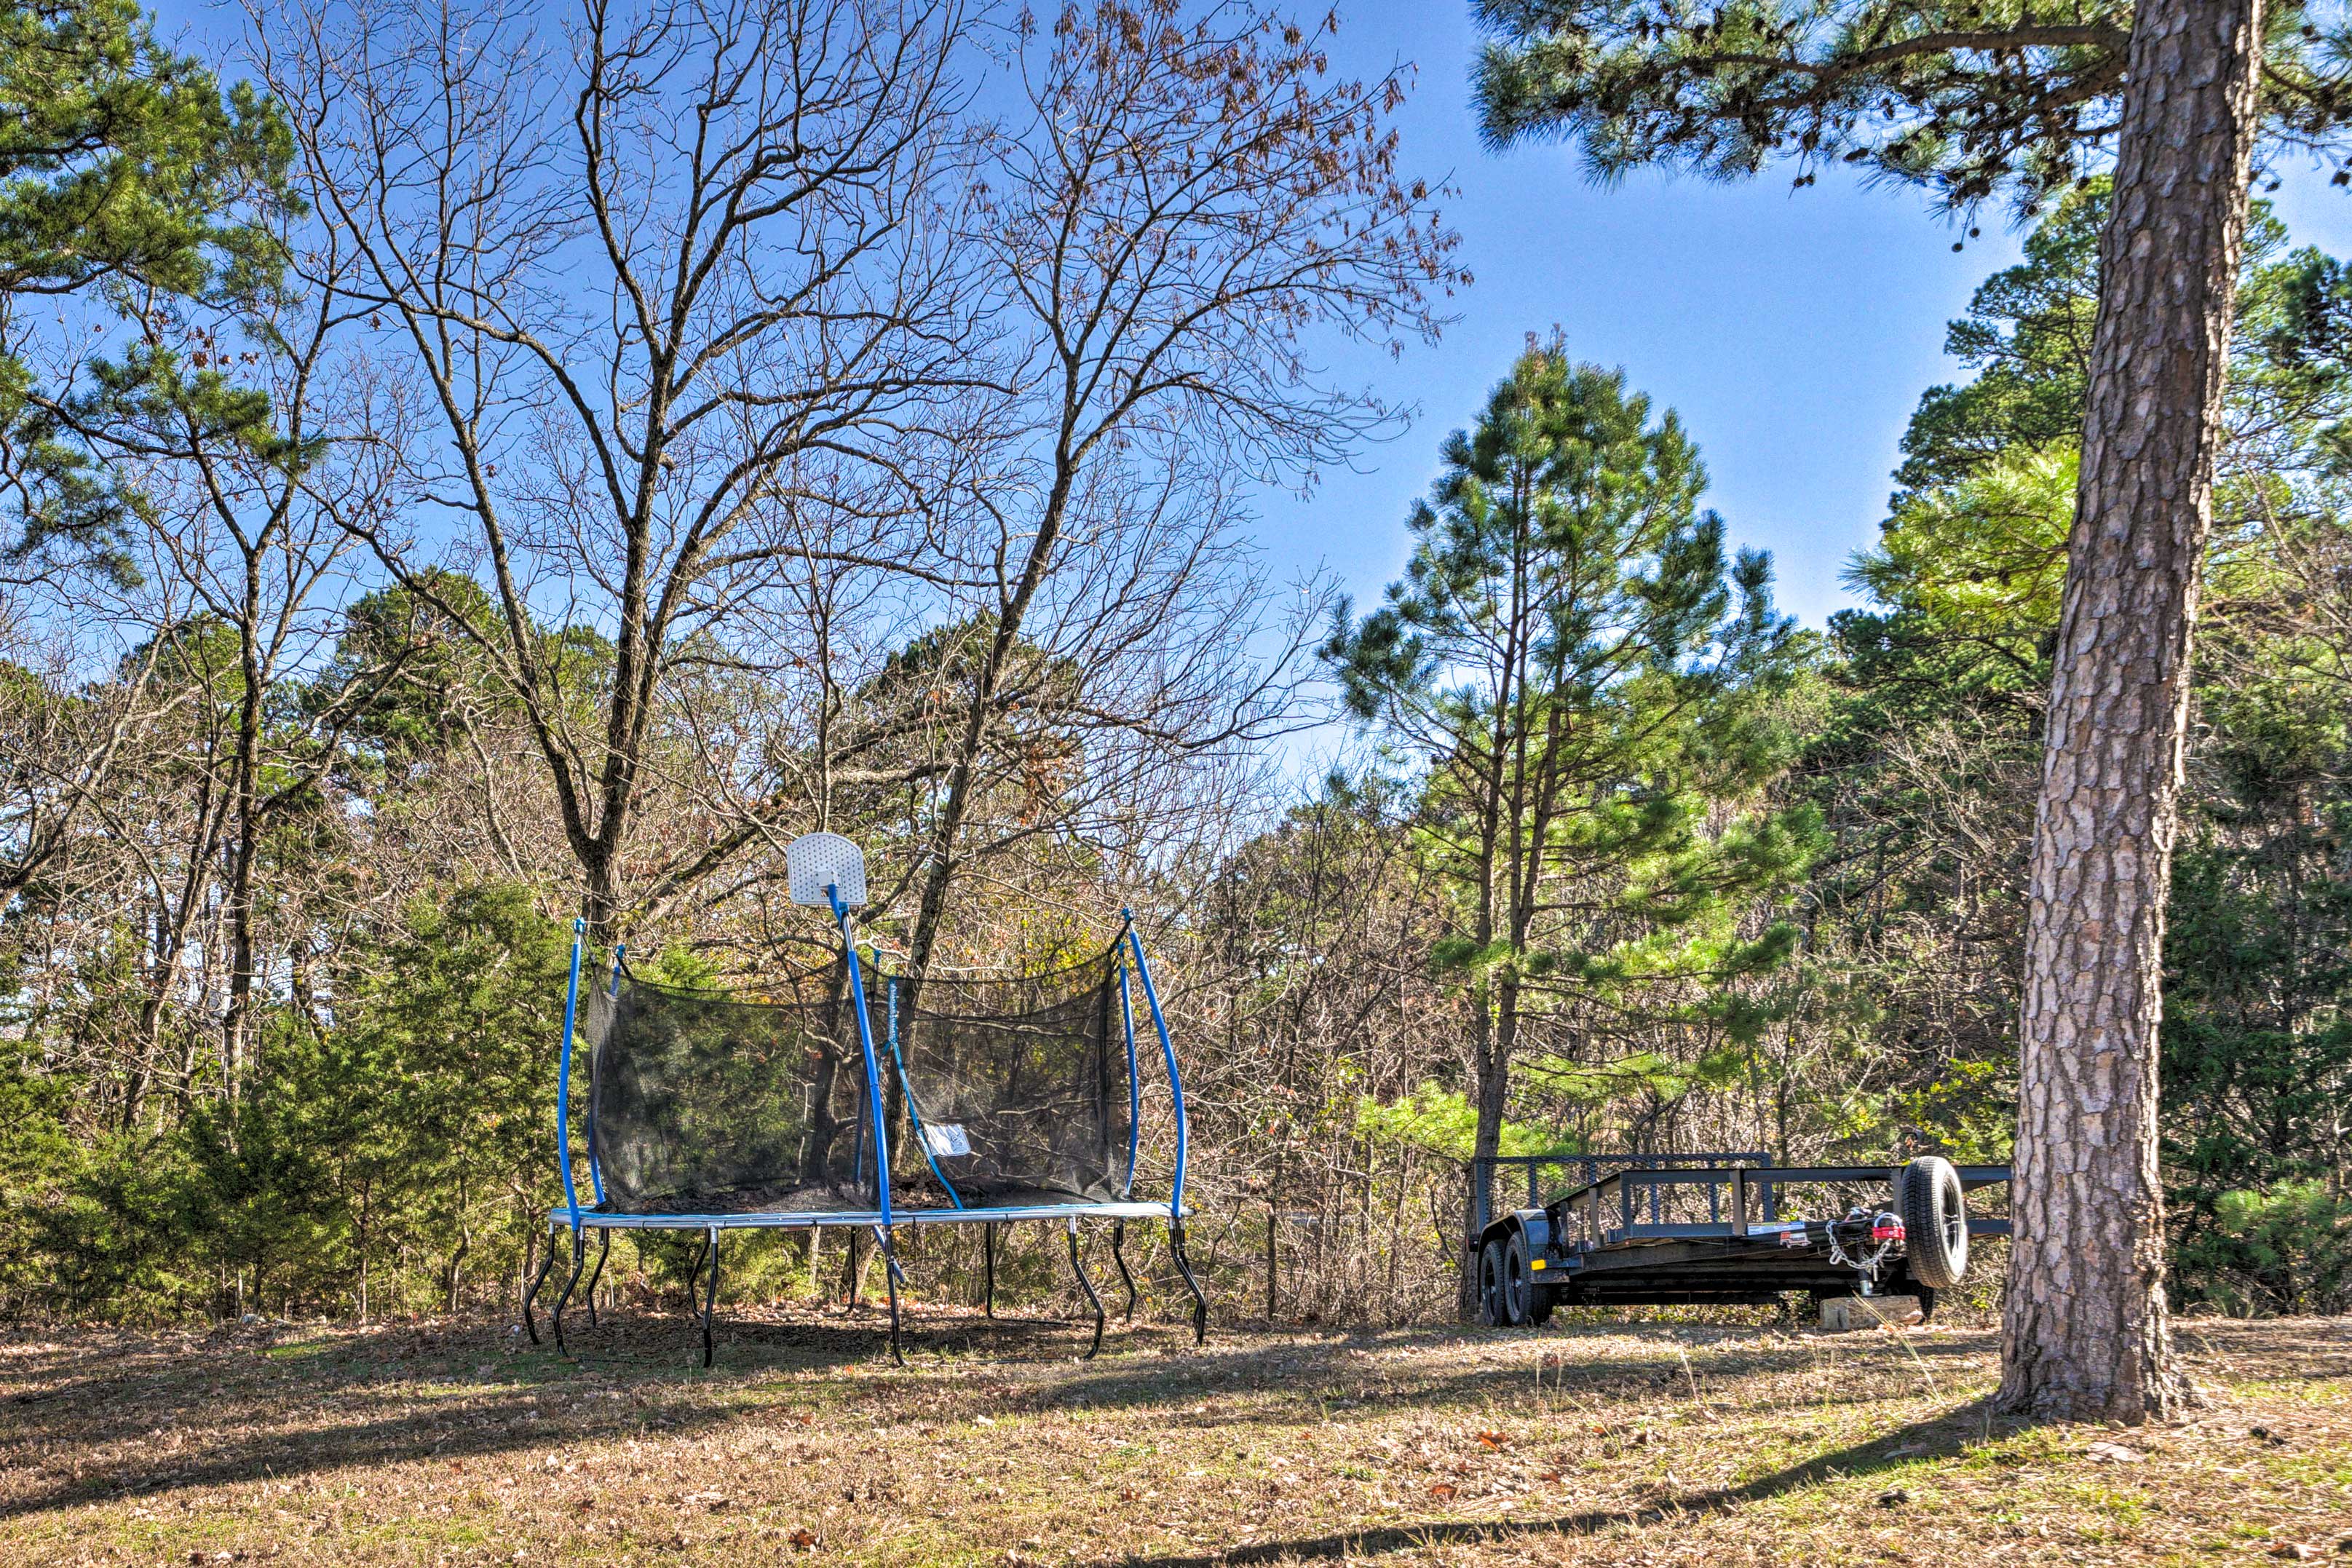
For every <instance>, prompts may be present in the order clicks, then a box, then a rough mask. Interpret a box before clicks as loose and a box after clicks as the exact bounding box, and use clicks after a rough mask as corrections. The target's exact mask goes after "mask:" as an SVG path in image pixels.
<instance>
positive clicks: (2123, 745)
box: [2000, 0, 2261, 1422]
mask: <svg viewBox="0 0 2352 1568" xmlns="http://www.w3.org/2000/svg"><path fill="white" fill-rule="evenodd" d="M2260 47H2261V0H2152V3H2151V4H2149V5H2144V6H2142V7H2141V8H2140V10H2139V12H2138V14H2137V19H2136V21H2135V24H2134V26H2133V33H2132V44H2131V60H2130V66H2129V75H2128V81H2127V85H2126V89H2125V93H2124V100H2123V111H2122V122H2121V132H2120V139H2119V142H2118V144H2117V149H2116V184H2115V207H2114V212H2113V216H2111V217H2110V218H2109V220H2108V224H2107V228H2106V233H2105V236H2104V237H2103V240H2102V243H2101V247H2100V266H2101V279H2102V285H2101V289H2100V298H2099V317H2098V327H2097V331H2096V334H2095V338H2094V341H2093V346H2092V359H2091V376H2090V390H2089V397H2088V400H2087V408H2086V412H2085V417H2084V429H2083V462H2082V479H2081V486H2080V489H2079V490H2078V491H2077V494H2076V501H2075V516H2074V531H2073V534H2072V536H2071V538H2070V539H2069V541H2068V543H2067V572H2066V592H2065V599H2064V604H2063V609H2062V611H2061V616H2060V621H2059V631H2058V647H2057V653H2056V658H2055V659H2054V661H2053V665H2054V668H2055V674H2054V676H2053V679H2052V682H2051V693H2050V719H2049V730H2048V742H2047V749H2046V751H2045V752H2044V754H2043V759H2042V795H2041V803H2040V807H2039V810H2038V812H2037V814H2036V818H2035V825H2034V837H2033V865H2032V888H2031V905H2030V909H2029V911H2028V916H2027V929H2026V955H2025V976H2024V981H2025V990H2024V1005H2023V1010H2022V1016H2021V1027H2020V1033H2021V1043H2022V1047H2023V1065H2022V1075H2021V1081H2020V1083H2019V1093H2018V1140H2017V1166H2016V1181H2015V1184H2014V1189H2013V1200H2014V1205H2015V1207H2014V1214H2015V1217H2016V1222H2017V1242H2016V1247H2015V1250H2014V1252H2013V1253H2012V1254H2011V1263H2010V1273H2009V1289H2008V1293H2007V1300H2006V1303H2005V1306H2004V1309H2003V1316H2004V1330H2005V1332H2004V1335H2003V1339H2002V1352H2001V1361H2002V1377H2001V1393H2000V1400H2001V1403H2002V1404H2003V1405H2005V1406H2007V1407H2008V1408H2011V1409H2015V1410H2021V1411H2027V1412H2031V1413H2032V1414H2035V1415H2048V1416H2053V1417H2058V1418H2062V1419H2074V1420H2092V1419H2102V1420H2119V1421H2125V1422H2138V1421H2142V1420H2145V1419H2147V1418H2148V1417H2151V1416H2155V1417H2164V1416H2168V1415H2172V1414H2174V1413H2175V1412H2177V1411H2178V1410H2179V1408H2180V1407H2181V1406H2182V1405H2184V1404H2186V1403H2188V1402H2189V1401H2190V1400H2191V1399H2192V1397H2193V1394H2192V1391H2191V1389H2190V1386H2189V1383H2188V1380H2187V1378H2186V1377H2185V1376H2184V1375H2183V1374H2182V1373H2181V1372H2180V1370H2179V1365H2178V1363H2177V1362H2176V1361H2175V1359H2174V1356H2173V1353H2172V1345H2171V1339H2170V1334H2169V1331H2168V1327H2167V1323H2166V1311H2165V1297H2164V1278H2163V1273H2164V1207H2163V1194H2162V1189H2161V1187H2160V1186H2159V1184H2158V1170H2157V1075H2156V1067H2157V1032H2158V1021H2159V1018H2160V1016H2161V1009H2162V996H2161V986H2162V981H2163V947H2164V920H2165V900H2166V894H2167V891H2168V887H2167V884H2168V878H2169V875H2170V872H2171V866H2172V849H2173V840H2174V835H2175V828H2176V807H2177V805H2178V800H2179V791H2180V779H2181V759H2182V745H2183V739H2184V736H2185V733H2186V731H2187V727H2188V709H2189V645H2190V639H2191V634H2192V632H2193V629H2194V626H2195V623H2196V616H2197V596H2198V583H2199V574H2200V565H2201V563H2202V561H2203V557H2204V551H2205V541H2206V534H2207V531H2208V528H2209V525H2210V521H2211V517H2212V496H2213V458H2214V448H2215V446H2216V443H2217V440H2218V437H2219V433H2220V428H2221V391H2222V384H2223V380H2224V377H2225V375H2226V374H2227V371H2228V357H2229V342H2230V325H2231V309H2232V306H2233V303H2234V299H2233V296H2234V293H2235V289H2236V282H2237V276H2238V262H2239V251H2240V247H2241V244H2242V238H2243V235H2244V230H2245V219H2246V187H2247V184H2248V181H2249V178H2250V176H2251V160H2252V146H2253V140H2254V134H2255V131H2256V112H2257V111H2256V102H2255V91H2256V88H2255V81H2256V77H2255V72H2256V70H2257V68H2258V67H2259V64H2260Z"/></svg>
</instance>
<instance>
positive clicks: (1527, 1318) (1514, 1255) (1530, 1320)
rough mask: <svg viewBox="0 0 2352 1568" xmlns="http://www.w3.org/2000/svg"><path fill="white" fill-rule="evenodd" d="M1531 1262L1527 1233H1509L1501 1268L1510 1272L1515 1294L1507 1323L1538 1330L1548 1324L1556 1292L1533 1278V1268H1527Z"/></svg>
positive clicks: (1534, 1273) (1534, 1274) (1516, 1231)
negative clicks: (1509, 1241) (1523, 1325)
mask: <svg viewBox="0 0 2352 1568" xmlns="http://www.w3.org/2000/svg"><path fill="white" fill-rule="evenodd" d="M1532 1259H1533V1255H1532V1254H1531V1253H1530V1252H1529V1251H1528V1237H1527V1232H1525V1231H1520V1230H1515V1231H1513V1232H1512V1233H1511V1244H1510V1246H1509V1247H1507V1248H1506V1249H1505V1252H1504V1261H1505V1265H1506V1267H1507V1268H1509V1269H1510V1278H1511V1286H1512V1289H1514V1290H1515V1291H1516V1292H1517V1294H1516V1295H1515V1296H1514V1298H1513V1301H1512V1305H1513V1307H1514V1310H1513V1311H1512V1313H1511V1321H1512V1323H1513V1324H1514V1325H1517V1324H1525V1325H1526V1326H1527V1327H1528V1328H1531V1329H1540V1328H1542V1327H1543V1326H1544V1325H1545V1324H1546V1323H1549V1322H1550V1321H1551V1310H1552V1306H1553V1303H1554V1300H1555V1299H1556V1292H1554V1291H1553V1289H1551V1287H1550V1286H1549V1285H1546V1284H1543V1283H1541V1282H1540V1281H1538V1279H1536V1271H1535V1269H1534V1268H1530V1267H1529V1264H1530V1263H1531V1261H1532Z"/></svg>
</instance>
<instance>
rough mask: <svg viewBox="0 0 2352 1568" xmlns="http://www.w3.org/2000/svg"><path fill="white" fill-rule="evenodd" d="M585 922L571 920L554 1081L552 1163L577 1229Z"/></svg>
mask: <svg viewBox="0 0 2352 1568" xmlns="http://www.w3.org/2000/svg"><path fill="white" fill-rule="evenodd" d="M587 930H588V922H587V921H584V920H576V921H572V979H571V980H570V982H569V983H567V984H565V986H564V988H563V1062H562V1067H561V1068H559V1069H558V1077H557V1078H556V1080H555V1162H556V1163H557V1164H558V1165H559V1166H561V1167H562V1171H563V1206H564V1207H565V1208H566V1209H568V1210H569V1211H570V1212H571V1215H572V1233H573V1234H574V1235H575V1236H576V1235H577V1234H578V1233H579V1230H580V1189H579V1187H577V1186H576V1185H574V1184H573V1183H572V1019H573V1018H574V1017H575V1016H578V1013H579V1008H580V942H581V938H582V936H583V933H585V932H586V931H587Z"/></svg>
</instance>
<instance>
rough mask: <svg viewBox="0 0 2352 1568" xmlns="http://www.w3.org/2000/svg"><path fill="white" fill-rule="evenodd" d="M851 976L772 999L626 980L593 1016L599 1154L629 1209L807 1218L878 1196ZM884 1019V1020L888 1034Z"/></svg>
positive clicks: (614, 1205) (594, 1129) (823, 976)
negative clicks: (809, 1214)
mask: <svg viewBox="0 0 2352 1568" xmlns="http://www.w3.org/2000/svg"><path fill="white" fill-rule="evenodd" d="M849 996H850V990H849V984H848V976H847V973H846V970H845V968H844V967H843V966H841V965H835V966H834V967H833V968H832V969H830V970H827V971H821V972H819V973H815V974H814V975H809V976H804V977H802V978H800V979H799V980H797V981H795V982H793V984H792V985H791V987H790V994H788V995H786V996H784V997H781V998H778V999H776V1000H773V1001H756V1002H755V1001H741V1000H738V999H735V998H732V997H728V996H719V995H711V994H704V993H701V992H695V991H679V990H674V989H672V988H670V987H667V986H662V985H656V984H649V983H647V982H645V981H641V980H638V979H635V978H634V977H631V976H624V977H623V978H622V980H621V983H620V986H619V988H618V990H617V992H616V993H614V994H611V995H607V994H604V991H603V989H602V988H601V987H600V988H599V989H598V991H597V992H596V993H595V994H593V998H592V1001H591V1005H590V1009H589V1019H588V1029H589V1039H590V1042H591V1044H592V1046H593V1053H594V1069H593V1072H594V1076H593V1121H591V1123H590V1133H589V1137H590V1145H589V1146H590V1149H591V1152H592V1153H593V1157H594V1158H595V1160H596V1162H597V1165H598V1169H599V1170H600V1171H601V1172H602V1173H603V1175H604V1208H605V1209H607V1210H609V1211H612V1212H615V1213H620V1214H745V1213H752V1212H783V1213H805V1212H821V1211H824V1210H835V1209H843V1208H857V1209H865V1208H871V1207H873V1206H874V1205H876V1204H877V1202H878V1201H879V1198H878V1194H877V1191H876V1188H875V1182H874V1159H873V1148H872V1144H873V1134H872V1126H873V1123H872V1119H871V1117H870V1116H869V1115H868V1113H867V1110H866V1105H867V1100H866V1066H865V1058H864V1054H863V1052H862V1051H861V1049H860V1047H859V1044H858V1038H857V1020H856V1016H855V1015H854V1013H853V1012H852V1010H851V1005H850V1001H849ZM881 1026H882V1021H881V1019H879V1018H878V1017H877V1018H876V1019H875V1020H874V1027H875V1033H876V1035H877V1037H879V1035H880V1033H881Z"/></svg>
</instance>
